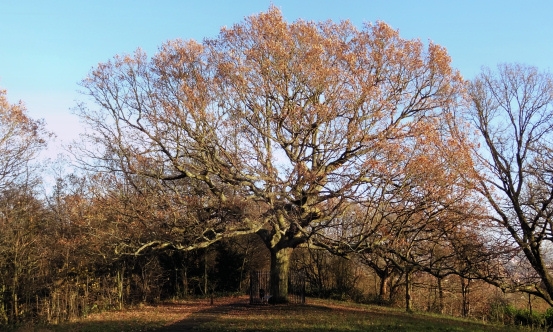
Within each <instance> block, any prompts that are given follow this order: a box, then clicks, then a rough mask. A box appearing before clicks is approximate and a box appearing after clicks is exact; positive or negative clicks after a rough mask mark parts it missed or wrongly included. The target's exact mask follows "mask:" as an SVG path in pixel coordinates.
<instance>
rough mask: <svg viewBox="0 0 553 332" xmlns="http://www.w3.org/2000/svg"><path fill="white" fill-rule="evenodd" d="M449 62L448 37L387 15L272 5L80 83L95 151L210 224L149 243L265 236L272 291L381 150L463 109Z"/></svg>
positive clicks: (348, 199)
mask: <svg viewBox="0 0 553 332" xmlns="http://www.w3.org/2000/svg"><path fill="white" fill-rule="evenodd" d="M449 63H450V59H449V56H448V55H447V53H446V51H445V50H444V49H443V48H442V47H440V46H438V45H435V44H432V43H431V44H430V45H428V47H427V48H425V46H424V45H423V43H421V42H420V41H418V40H404V39H402V38H400V36H399V34H398V32H397V31H395V30H393V29H391V28H390V27H389V26H387V25H386V24H384V23H381V22H379V23H377V24H374V25H371V24H367V25H365V26H364V27H363V28H362V29H361V30H358V29H356V28H355V27H353V26H352V25H351V24H350V23H349V22H347V21H346V22H340V23H333V22H323V23H314V22H306V21H301V20H300V21H297V22H294V23H290V24H288V23H286V22H285V21H284V20H283V18H282V15H281V13H280V12H279V10H277V9H276V8H274V7H273V8H271V9H269V11H268V12H266V13H261V14H259V15H255V16H251V17H248V18H246V20H245V21H244V22H242V23H240V24H237V25H235V26H233V27H231V28H223V29H222V30H221V33H220V34H219V36H218V37H217V38H215V39H209V40H205V41H204V42H202V43H197V42H194V41H181V40H175V41H170V42H167V43H166V44H164V45H163V46H162V47H161V48H160V50H159V52H158V53H157V54H156V55H155V56H154V57H153V58H152V59H148V58H147V56H146V55H145V54H144V52H142V51H140V50H138V51H137V52H136V53H135V54H134V55H132V56H131V55H127V56H117V57H115V58H114V59H113V60H112V61H109V62H107V63H103V64H100V65H99V66H98V67H97V68H96V69H94V70H93V71H92V72H91V73H90V75H89V76H88V77H87V78H86V79H85V80H83V82H82V86H83V87H84V89H85V93H86V94H88V95H89V96H90V97H91V98H92V99H93V100H94V102H95V103H96V105H97V106H98V107H97V108H87V107H86V106H85V105H82V106H81V107H80V111H79V114H80V116H81V117H82V119H83V120H84V121H85V122H86V123H87V124H88V127H89V128H90V132H89V133H88V136H87V138H88V139H89V141H88V142H89V143H90V145H89V148H88V149H86V157H83V160H85V158H88V157H91V158H92V159H86V160H88V161H89V166H97V167H100V168H101V169H103V170H107V171H110V172H115V173H119V174H123V176H124V177H125V178H126V179H127V180H129V181H131V182H132V183H137V182H140V183H141V184H144V183H146V182H147V183H148V186H150V187H149V188H164V189H163V191H158V193H161V192H163V193H164V194H165V195H168V196H167V197H170V198H171V199H172V201H173V202H174V203H175V204H173V205H171V206H173V207H175V208H176V207H177V206H178V205H179V204H181V205H182V206H183V207H184V208H183V209H184V210H186V211H187V212H188V213H187V214H186V216H182V217H179V218H180V220H188V222H189V224H190V225H196V226H197V227H198V228H197V231H198V232H197V234H196V235H197V236H198V239H199V240H198V241H194V243H193V244H192V245H190V243H185V242H183V241H181V240H182V239H179V237H178V236H176V237H173V238H172V239H169V238H165V239H164V240H159V239H158V238H156V236H155V235H153V237H152V239H150V241H144V243H142V246H141V248H142V249H139V250H144V248H147V247H163V246H172V247H174V248H180V249H182V250H186V249H187V248H194V247H197V246H200V245H205V244H206V243H212V242H215V241H218V240H219V239H221V238H222V237H224V236H231V235H233V234H244V233H247V232H256V233H257V234H258V235H259V236H260V237H261V238H262V239H263V241H264V242H265V244H266V245H267V247H268V248H269V250H270V252H271V274H272V278H271V280H272V286H271V293H272V294H273V295H274V296H275V298H276V299H283V300H285V299H286V294H287V276H288V268H289V257H290V254H291V252H292V250H293V249H294V248H295V247H297V246H298V245H300V244H302V243H306V242H308V241H314V242H318V244H319V245H320V246H332V245H333V244H332V243H330V242H328V243H327V242H325V241H324V237H323V238H318V237H317V235H318V234H320V233H321V232H322V230H324V229H325V228H327V227H328V226H329V225H331V224H332V223H333V222H334V221H335V220H336V219H337V218H338V219H339V217H340V216H341V215H342V213H343V211H344V210H345V209H346V207H347V206H348V205H349V204H351V203H352V202H353V201H355V200H356V199H357V198H358V197H362V196H364V195H366V191H367V188H368V187H369V186H370V185H371V181H372V179H371V177H370V172H371V171H372V170H373V168H375V167H378V163H379V160H380V159H381V158H383V156H384V155H386V154H388V153H389V152H390V151H392V150H394V149H396V148H397V147H398V146H400V145H401V144H400V143H401V141H402V140H404V139H405V138H406V137H414V136H417V135H419V134H420V133H422V132H426V131H428V130H429V124H430V123H432V122H433V121H439V119H440V114H441V113H442V112H443V111H444V110H447V109H448V108H450V107H453V106H454V105H455V103H456V100H457V96H458V92H459V87H460V82H461V78H460V75H459V74H458V72H456V71H455V70H452V69H451V68H450V66H449ZM90 160H94V161H95V162H91V161H90ZM136 188H140V186H136ZM182 188H187V189H186V190H184V191H183V190H182ZM152 192H154V191H152ZM194 192H196V193H197V195H194ZM156 199H158V198H156ZM171 211H177V210H176V209H175V210H171ZM193 211H203V212H205V213H203V214H202V215H201V216H199V215H193V213H190V212H193ZM214 225H216V227H214ZM202 227H204V228H202ZM184 229H185V230H184V231H183V232H184V233H187V231H188V228H187V227H185V228H184ZM181 234H182V232H181Z"/></svg>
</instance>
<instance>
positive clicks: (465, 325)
mask: <svg viewBox="0 0 553 332" xmlns="http://www.w3.org/2000/svg"><path fill="white" fill-rule="evenodd" d="M245 303H247V298H244V297H242V298H225V299H217V300H216V301H215V305H214V306H210V305H209V303H208V301H206V300H195V301H188V302H178V303H165V304H162V305H159V306H155V307H150V306H146V307H142V308H135V309H132V310H125V311H120V312H106V313H100V314H95V315H91V316H89V317H87V318H85V319H82V320H80V321H77V322H65V323H62V324H58V325H54V326H45V327H37V326H25V327H20V328H19V329H16V330H15V331H17V332H30V331H33V332H70V331H71V332H73V331H87V332H112V331H113V332H115V331H117V332H119V331H162V332H176V331H222V332H226V331H251V332H253V331H267V332H284V331H296V332H314V331H337V332H341V331H344V332H345V331H415V332H416V331H459V332H461V331H497V332H499V331H525V330H524V329H518V328H516V327H513V326H509V327H508V326H498V325H488V324H483V323H480V322H476V321H470V320H463V319H459V318H452V317H447V316H438V315H426V314H421V313H414V314H408V313H406V312H404V311H402V310H400V309H394V308H385V307H379V306H367V305H360V304H351V303H343V302H336V301H325V300H315V299H313V300H309V304H307V305H277V306H272V305H258V306H250V305H247V304H245ZM526 331H527V330H526Z"/></svg>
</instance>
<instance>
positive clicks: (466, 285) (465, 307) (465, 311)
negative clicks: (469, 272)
mask: <svg viewBox="0 0 553 332" xmlns="http://www.w3.org/2000/svg"><path fill="white" fill-rule="evenodd" d="M460 279H461V295H462V300H463V303H462V308H461V309H462V312H461V313H462V315H463V317H468V316H469V314H470V299H469V292H470V281H471V280H470V279H467V280H466V281H465V278H463V277H461V278H460Z"/></svg>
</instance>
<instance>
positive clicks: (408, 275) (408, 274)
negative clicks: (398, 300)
mask: <svg viewBox="0 0 553 332" xmlns="http://www.w3.org/2000/svg"><path fill="white" fill-rule="evenodd" d="M405 310H406V311H407V312H413V305H412V299H411V271H409V269H407V270H406V271H405Z"/></svg>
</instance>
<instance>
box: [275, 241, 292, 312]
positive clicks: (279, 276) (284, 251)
mask: <svg viewBox="0 0 553 332" xmlns="http://www.w3.org/2000/svg"><path fill="white" fill-rule="evenodd" d="M293 250H294V249H293V248H280V249H276V248H273V249H271V281H270V284H271V296H272V298H271V301H272V302H273V303H287V302H288V276H289V272H290V256H291V255H292V251H293Z"/></svg>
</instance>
